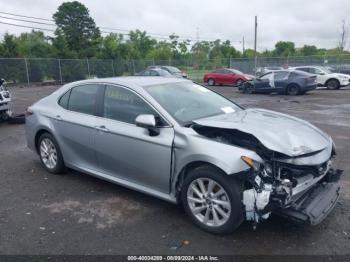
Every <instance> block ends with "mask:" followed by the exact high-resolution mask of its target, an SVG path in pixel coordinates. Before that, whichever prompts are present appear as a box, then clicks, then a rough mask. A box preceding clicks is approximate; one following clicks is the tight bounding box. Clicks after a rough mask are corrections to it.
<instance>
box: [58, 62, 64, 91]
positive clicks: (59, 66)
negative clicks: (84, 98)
mask: <svg viewBox="0 0 350 262" xmlns="http://www.w3.org/2000/svg"><path fill="white" fill-rule="evenodd" d="M58 71H59V77H60V82H61V85H62V84H63V81H62V70H61V59H58Z"/></svg>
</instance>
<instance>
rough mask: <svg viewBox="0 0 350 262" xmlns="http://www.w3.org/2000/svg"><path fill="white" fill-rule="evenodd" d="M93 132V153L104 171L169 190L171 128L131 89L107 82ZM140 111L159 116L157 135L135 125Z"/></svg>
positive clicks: (131, 180) (165, 190) (166, 191)
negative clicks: (94, 151)
mask: <svg viewBox="0 0 350 262" xmlns="http://www.w3.org/2000/svg"><path fill="white" fill-rule="evenodd" d="M101 105H102V108H101V117H100V118H99V119H98V123H97V125H96V132H95V141H96V153H97V158H98V163H99V166H100V169H101V171H102V172H103V173H105V174H108V175H109V176H112V177H114V179H122V180H123V181H128V182H132V183H137V184H138V185H141V186H146V187H147V188H152V189H154V190H158V191H161V192H163V193H169V181H170V170H171V156H172V144H173V140H174V130H173V128H172V127H171V126H170V125H168V124H167V122H166V121H165V120H164V118H162V117H161V116H160V115H159V114H158V113H157V112H156V110H155V109H154V108H153V107H152V106H150V104H148V103H147V102H146V101H145V100H144V99H143V98H141V97H140V96H139V95H138V94H136V93H135V92H134V91H132V90H130V89H127V88H124V87H120V86H116V85H106V86H105V91H104V95H103V101H102V103H101ZM140 114H153V115H155V116H156V119H158V125H159V135H157V136H151V135H150V134H149V131H148V130H147V129H145V128H142V127H138V126H136V125H135V118H136V117H137V116H138V115H140Z"/></svg>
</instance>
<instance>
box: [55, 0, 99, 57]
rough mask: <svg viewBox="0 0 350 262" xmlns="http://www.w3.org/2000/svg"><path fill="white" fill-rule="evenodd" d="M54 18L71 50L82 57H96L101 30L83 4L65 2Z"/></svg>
mask: <svg viewBox="0 0 350 262" xmlns="http://www.w3.org/2000/svg"><path fill="white" fill-rule="evenodd" d="M53 18H54V20H55V23H56V25H57V27H58V29H59V30H60V32H62V34H63V35H64V36H65V39H66V41H67V44H68V47H69V48H70V49H71V50H73V51H75V52H77V53H78V54H79V56H80V57H85V56H86V57H92V56H94V55H95V54H94V53H95V51H96V49H97V45H98V43H99V38H100V30H99V28H98V27H97V26H96V24H95V21H94V19H93V18H92V17H91V16H90V15H89V10H88V9H87V8H86V7H85V6H84V5H83V4H81V3H79V2H78V1H73V2H65V3H63V4H61V5H60V6H59V7H58V9H57V12H56V13H55V14H54V15H53ZM56 32H57V31H56Z"/></svg>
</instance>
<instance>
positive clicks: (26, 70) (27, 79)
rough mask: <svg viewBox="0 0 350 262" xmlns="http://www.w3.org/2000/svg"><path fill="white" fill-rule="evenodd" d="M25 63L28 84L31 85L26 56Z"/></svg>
mask: <svg viewBox="0 0 350 262" xmlns="http://www.w3.org/2000/svg"><path fill="white" fill-rule="evenodd" d="M24 64H25V65H26V73H27V85H28V87H29V71H28V63H27V58H24Z"/></svg>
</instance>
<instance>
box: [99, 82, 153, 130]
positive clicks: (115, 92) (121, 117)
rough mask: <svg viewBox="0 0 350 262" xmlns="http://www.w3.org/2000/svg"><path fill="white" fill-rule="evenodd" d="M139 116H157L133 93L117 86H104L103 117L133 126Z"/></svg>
mask: <svg viewBox="0 0 350 262" xmlns="http://www.w3.org/2000/svg"><path fill="white" fill-rule="evenodd" d="M141 114H152V115H154V116H155V117H157V116H158V114H157V113H156V112H155V111H154V110H153V108H152V107H150V106H149V105H148V104H147V103H146V102H145V101H144V100H143V99H142V98H140V97H139V96H138V95H136V94H135V93H133V92H131V91H129V90H127V89H125V88H122V87H118V86H108V85H107V86H106V92H105V99H104V112H103V115H104V117H106V118H109V119H114V120H118V121H121V122H126V123H130V124H134V123H135V119H136V117H137V116H138V115H141Z"/></svg>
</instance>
